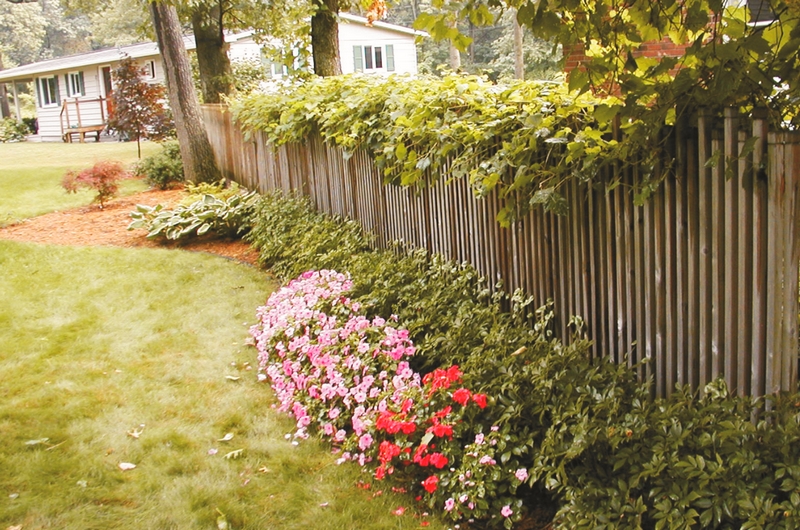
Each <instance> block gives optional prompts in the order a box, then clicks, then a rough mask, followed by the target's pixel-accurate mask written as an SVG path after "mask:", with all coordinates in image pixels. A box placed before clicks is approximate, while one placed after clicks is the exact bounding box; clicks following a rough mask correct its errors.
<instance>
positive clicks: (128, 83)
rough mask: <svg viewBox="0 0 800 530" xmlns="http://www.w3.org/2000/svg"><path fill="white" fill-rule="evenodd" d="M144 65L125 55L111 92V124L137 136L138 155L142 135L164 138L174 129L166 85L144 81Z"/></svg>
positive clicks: (114, 127) (129, 135) (115, 75)
mask: <svg viewBox="0 0 800 530" xmlns="http://www.w3.org/2000/svg"><path fill="white" fill-rule="evenodd" d="M144 74H145V71H144V68H140V67H139V66H137V65H136V63H134V62H133V59H131V58H130V57H127V56H126V57H125V58H124V59H122V61H121V62H120V65H119V66H118V67H117V68H116V69H115V70H114V71H113V76H114V82H115V83H116V85H115V86H114V91H113V92H112V93H111V101H112V105H113V111H112V113H111V116H109V119H108V126H109V127H110V128H111V129H114V130H116V131H118V132H119V133H120V134H123V135H125V136H127V137H128V138H136V146H137V148H138V151H139V158H141V157H142V146H141V140H142V138H147V139H150V140H163V139H164V138H166V137H167V136H171V135H172V133H173V131H174V127H175V126H174V124H173V121H172V114H171V113H170V111H169V109H168V108H167V107H166V105H165V102H166V91H165V89H164V86H163V85H160V84H151V83H147V82H146V81H144V79H143V76H144Z"/></svg>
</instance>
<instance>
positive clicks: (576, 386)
mask: <svg viewBox="0 0 800 530" xmlns="http://www.w3.org/2000/svg"><path fill="white" fill-rule="evenodd" d="M315 225H318V226H317V227H315ZM248 237H249V238H250V240H251V241H252V242H253V243H254V245H255V246H256V247H257V248H259V249H260V251H261V254H262V255H261V257H262V262H263V263H264V264H268V265H269V266H271V267H272V268H273V269H274V270H276V271H278V272H279V273H280V274H282V275H285V277H287V278H291V277H292V275H293V274H295V273H298V271H301V270H302V269H305V268H306V267H308V266H309V264H313V262H314V260H315V254H316V259H317V261H318V263H320V264H321V267H325V268H332V269H333V268H335V269H337V270H339V271H349V272H350V274H351V277H350V278H348V277H347V276H341V277H340V276H338V275H337V276H335V281H336V282H337V283H338V285H334V286H331V285H330V284H325V285H313V283H312V286H307V285H306V284H305V283H304V282H307V281H310V280H312V281H316V279H317V278H320V277H322V278H325V277H327V276H326V275H328V274H332V273H328V272H323V271H320V272H313V271H308V270H305V271H302V272H299V273H298V277H297V279H296V280H295V281H294V282H292V283H290V284H289V286H287V289H288V290H289V293H288V294H286V293H285V292H284V297H283V298H278V299H275V300H272V301H271V302H268V304H267V306H265V308H263V309H262V310H261V313H260V315H261V322H262V325H261V327H260V328H257V329H256V330H255V332H254V335H255V337H256V338H257V345H258V347H259V356H260V361H261V365H262V367H263V369H264V370H265V374H264V375H265V377H267V378H269V379H270V380H271V381H272V382H273V384H275V385H276V386H277V388H278V392H279V397H280V398H281V399H282V400H283V402H284V408H285V409H288V410H290V411H291V413H292V414H294V415H295V419H296V421H297V425H296V427H297V428H298V429H301V430H300V431H298V433H299V434H300V435H301V437H304V436H305V434H306V433H315V434H317V435H319V436H320V437H322V438H325V439H331V438H332V439H333V443H334V444H335V445H337V446H338V447H340V448H341V449H342V451H346V452H347V453H348V454H347V459H351V460H352V459H355V461H356V462H358V464H360V465H362V466H364V467H365V468H366V469H368V470H369V471H370V473H371V474H372V475H373V477H374V479H375V480H376V481H378V483H380V481H382V480H389V481H393V480H396V481H397V483H398V484H399V485H400V487H403V488H408V489H409V490H410V491H412V492H413V493H414V494H416V495H418V496H419V497H420V499H421V500H423V501H425V502H428V503H429V504H428V506H429V507H430V508H431V509H436V510H439V511H440V512H441V513H442V514H443V516H444V517H450V518H453V519H455V520H463V519H465V518H469V517H473V516H474V517H481V518H487V519H485V521H486V523H487V524H488V525H489V526H500V525H501V524H502V525H504V526H511V525H512V524H513V523H514V522H515V521H517V520H519V518H520V517H522V516H523V515H524V514H525V513H526V511H531V510H535V509H537V507H539V506H541V505H542V504H545V505H548V504H550V505H552V506H553V512H552V513H553V514H554V519H553V521H554V523H555V526H556V527H557V528H564V529H567V528H569V529H572V528H609V529H610V528H631V529H635V528H786V529H789V528H797V527H798V526H800V480H798V479H800V464H799V462H800V394H792V395H786V396H778V397H773V398H770V400H769V402H763V401H756V402H753V401H750V400H747V399H742V398H738V397H735V396H731V395H730V393H729V392H728V390H727V388H726V387H725V384H724V382H722V381H716V382H713V383H711V384H709V385H708V386H707V387H706V388H705V389H704V390H703V392H702V395H699V396H698V395H693V394H692V393H691V391H689V390H688V389H686V388H677V389H676V391H675V392H674V393H673V394H672V395H671V397H669V398H667V399H657V400H651V399H650V398H649V395H650V393H649V389H648V386H647V383H646V382H639V381H637V379H636V375H635V371H634V370H631V369H629V368H628V367H627V366H624V365H623V366H620V365H616V364H614V363H611V362H609V361H606V360H603V359H596V360H592V359H590V358H589V353H588V352H589V348H588V346H589V345H588V343H587V342H586V341H585V340H580V339H579V338H578V337H579V334H576V337H574V338H573V340H571V341H568V342H567V343H565V342H562V341H560V340H556V339H554V338H553V337H552V335H551V333H550V331H549V329H550V320H551V319H552V317H553V315H552V311H551V310H550V309H549V307H548V306H547V305H545V306H542V307H540V308H539V309H537V310H535V311H532V310H531V309H530V308H531V307H534V306H532V305H531V301H530V300H529V299H526V298H525V297H523V296H522V295H521V294H520V293H516V294H514V295H512V296H506V295H502V294H495V295H492V294H490V293H489V291H488V290H487V289H486V285H485V282H483V281H481V280H480V279H479V278H478V275H477V274H476V273H475V271H474V270H472V269H471V268H470V267H468V266H464V265H455V264H451V263H447V262H446V261H444V260H441V259H438V258H435V257H430V256H426V255H425V254H424V253H423V252H419V251H417V252H413V253H411V254H401V253H394V252H391V251H373V250H369V249H368V245H367V242H368V238H367V237H366V236H365V235H364V234H363V233H361V232H360V231H359V230H358V228H357V227H356V226H355V225H354V224H352V223H350V222H348V221H346V220H337V219H333V218H330V217H326V216H323V215H321V214H318V213H315V212H313V211H312V210H311V208H310V205H309V204H308V202H307V201H305V200H302V199H297V198H285V197H280V196H278V195H269V196H266V197H265V198H264V199H263V200H262V202H261V204H260V205H259V208H258V209H257V212H256V214H255V216H254V227H253V229H252V231H251V233H250V235H249V236H248ZM343 248H345V249H348V250H351V251H352V252H343V251H342V249H343ZM341 278H344V279H341ZM295 282H299V283H295ZM345 284H346V285H345ZM406 286H408V287H406ZM306 287H309V288H308V289H306ZM292 293H294V294H292ZM439 297H442V298H443V300H444V301H440V300H438V298H439ZM272 302H274V303H272ZM287 304H288V305H287ZM509 307H510V308H511V311H503V310H504V308H509ZM392 314H395V315H396V317H394V318H392V320H391V323H390V324H387V322H386V321H385V320H382V319H384V318H385V319H389V317H388V315H392ZM376 319H379V320H378V321H377V323H378V324H377V328H378V329H380V328H381V327H382V326H391V329H392V331H391V335H390V334H388V333H386V334H385V336H386V337H390V336H391V337H394V336H397V334H401V336H403V340H404V343H403V348H404V350H403V351H404V352H405V353H403V355H401V358H402V361H400V359H394V361H398V362H397V363H394V362H392V361H388V362H389V364H388V367H387V365H386V364H385V363H386V362H387V360H386V359H385V356H384V355H383V354H382V353H380V351H381V348H382V347H383V346H381V347H379V348H378V350H376V349H375V344H377V343H376V342H375V340H374V339H372V338H370V333H371V332H370V331H368V330H370V329H375V328H376ZM331 321H333V324H331ZM351 321H354V322H360V323H362V324H361V325H363V326H364V327H363V332H364V334H363V335H359V334H358V333H356V334H355V336H354V335H353V333H352V330H350V328H348V324H347V323H349V322H351ZM355 327H356V329H358V327H359V326H358V325H356V326H355ZM329 328H330V329H329ZM333 329H336V330H338V331H337V333H333V332H332V330H333ZM328 333H332V335H328ZM378 336H381V335H380V333H378ZM331 337H335V338H334V339H332V338H331ZM340 339H341V340H342V344H337V343H338V341H339V340H340ZM363 344H366V349H364V346H362V345H363ZM381 344H382V343H381ZM409 350H413V355H410V356H409V355H406V353H408V351H409ZM356 351H357V352H360V353H364V354H368V355H366V357H365V358H362V357H359V356H358V355H356V354H355V353H354V352H356ZM376 351H377V352H378V353H377V354H376V355H375V356H371V355H370V354H371V353H372V352H376ZM354 359H358V363H355V360H354ZM323 361H324V362H323ZM344 361H346V362H349V363H350V366H349V367H347V365H346V367H347V368H348V369H352V366H353V365H354V363H355V364H357V365H358V367H360V366H361V365H362V364H363V365H366V364H367V363H370V362H372V363H374V364H371V365H369V366H367V367H365V368H363V370H364V377H365V378H366V376H367V375H368V374H372V373H373V372H374V371H376V370H377V373H381V372H382V371H385V372H387V374H388V375H389V376H392V377H396V376H399V373H398V370H400V371H405V370H406V369H408V370H410V371H411V373H407V372H406V373H405V375H406V377H405V378H401V379H402V380H399V381H398V382H397V384H395V383H394V382H392V387H390V388H389V389H390V390H391V395H392V397H390V398H386V395H383V394H381V390H380V388H379V389H378V390H377V393H376V394H375V396H374V399H376V400H377V404H375V405H372V404H371V403H372V402H369V401H368V400H369V399H373V398H370V392H372V390H371V389H370V388H367V389H366V390H368V391H369V392H368V393H367V397H366V398H365V401H364V403H367V405H363V404H362V405H361V406H362V407H363V410H360V409H358V406H357V405H355V404H353V403H351V404H350V405H352V406H351V407H350V409H348V412H347V414H344V413H343V412H342V410H341V409H342V408H343V407H342V406H337V407H335V408H337V409H340V410H339V415H336V414H335V413H334V416H335V418H332V417H331V410H333V409H332V408H330V406H332V405H334V404H337V403H338V401H331V405H328V404H327V402H326V400H325V399H322V397H323V396H325V395H326V394H325V393H326V392H327V390H326V389H327V388H328V387H327V386H326V385H331V384H333V385H334V386H335V387H337V388H338V387H339V386H342V381H344V386H345V387H346V393H345V396H352V398H351V400H352V401H357V400H355V395H356V394H355V393H358V392H360V391H363V390H364V389H363V388H359V387H360V385H362V384H363V381H364V380H363V379H361V380H360V381H359V380H357V379H356V378H355V377H354V376H353V375H352V373H349V372H346V371H343V370H341V369H340V368H338V364H337V363H339V362H344ZM400 362H403V363H405V364H404V365H403V366H402V367H401V366H400ZM454 365H456V366H458V368H456V369H455V370H457V371H458V372H459V373H458V374H455V373H453V374H452V376H450V375H448V374H450V373H451V372H450V370H451V369H453V366H454ZM331 366H333V367H335V370H334V371H333V372H330V371H327V370H329V368H330V367H331ZM323 367H327V368H325V369H324V370H323ZM381 367H383V369H381ZM393 371H394V372H393ZM345 373H349V375H343V374H345ZM337 374H338V375H337ZM415 374H416V376H415ZM331 377H332V379H331V380H328V379H326V378H331ZM417 378H418V379H417ZM426 379H427V380H428V381H429V382H430V381H442V382H447V384H448V385H449V386H448V387H443V388H437V389H436V390H438V391H441V392H442V393H441V394H434V393H431V394H427V395H428V396H429V397H433V398H434V399H431V405H430V406H429V407H428V408H427V409H426V408H425V407H422V408H421V409H420V408H417V405H416V403H418V402H420V400H414V399H411V403H410V404H409V405H408V406H407V408H406V407H405V406H404V405H405V403H406V402H405V400H404V399H403V398H401V397H400V396H405V392H406V391H407V390H409V389H413V388H419V387H420V386H421V387H422V388H424V383H425V381H426ZM414 381H422V382H423V385H415V384H414V383H413V382H414ZM374 382H375V381H370V385H368V386H372V385H373V384H374ZM378 386H379V387H381V386H382V383H379V384H378ZM282 390H284V391H288V393H281V391H282ZM395 390H398V391H399V393H400V396H398V395H394V391H395ZM354 392H355V393H354ZM425 392H426V391H423V395H426V393H425ZM427 392H430V390H428V391H427ZM337 395H339V396H340V397H342V398H344V396H343V395H342V394H337ZM475 395H480V396H484V395H485V396H486V398H485V399H486V403H485V404H486V406H485V408H481V409H480V411H479V412H477V411H475V412H476V413H474V414H473V413H465V414H464V415H462V416H460V419H461V420H462V421H463V423H460V424H457V425H458V427H457V428H456V427H453V431H452V432H447V433H445V434H446V439H445V441H444V443H442V445H441V446H440V447H437V448H436V449H437V451H436V454H437V456H436V457H435V459H434V460H431V458H428V461H427V464H428V465H427V466H421V464H420V462H415V461H414V457H415V456H417V454H416V453H415V451H414V448H418V447H419V444H420V443H421V442H422V440H420V439H415V438H414V436H416V435H420V434H422V433H424V435H428V434H429V432H428V430H427V429H428V428H430V427H433V426H434V422H431V423H425V421H426V420H428V419H429V418H431V416H432V417H434V418H436V417H438V418H439V423H438V425H439V426H441V425H444V426H445V427H447V426H452V425H451V424H450V420H451V417H450V414H451V413H452V412H453V411H460V409H458V406H459V405H461V404H462V403H466V404H471V403H470V401H469V398H468V397H467V396H470V397H472V396H475ZM385 398H386V402H385V403H384V405H381V400H382V399H385ZM465 398H466V399H465ZM333 399H334V400H338V398H333ZM320 401H322V402H323V403H325V405H324V406H320V403H319V402H320ZM328 401H330V398H329V399H328ZM481 401H483V398H481ZM452 402H455V403H457V404H452ZM290 403H291V405H290ZM345 405H347V406H350V405H348V404H346V403H345ZM372 406H374V407H376V408H377V409H378V414H377V415H373V416H370V414H369V413H368V411H369V410H370V407H372ZM445 406H451V407H452V408H451V410H448V411H447V412H445V413H442V415H441V416H437V415H436V413H437V412H440V411H441V410H442V408H444V407H445ZM439 407H442V408H439ZM430 411H433V412H432V414H428V412H430ZM383 413H386V415H385V416H384V415H383ZM340 416H342V417H344V423H342V424H338V423H333V422H332V421H331V420H334V419H337V418H339V417H340ZM412 418H413V419H412ZM356 420H358V421H356ZM348 421H349V423H348ZM359 422H360V423H359ZM409 422H411V423H413V424H414V426H413V430H412V428H411V426H410V425H408V423H409ZM404 426H407V428H408V431H409V432H404V431H403V427H404ZM440 428H441V427H440ZM390 431H393V432H390ZM367 435H368V437H367ZM449 435H452V439H449V438H447V436H449ZM433 436H436V435H435V433H434V435H433ZM433 436H432V437H431V438H429V439H428V440H427V442H430V441H431V440H433ZM487 441H488V444H487ZM492 441H494V444H492ZM437 442H438V439H437ZM451 444H452V445H451ZM376 446H377V447H376ZM405 450H408V451H409V452H408V453H404V451H405ZM370 451H372V452H370ZM423 455H424V453H419V455H418V456H419V457H420V459H421V458H423ZM471 455H478V456H477V457H472V458H473V460H477V464H475V462H474V461H470V460H469V458H468V457H470V456H471ZM424 456H429V457H430V456H432V454H425V455H424ZM343 458H345V456H344V455H343ZM404 458H410V462H409V461H408V460H406V461H404V460H403V459H404ZM445 460H446V463H444V462H445ZM435 462H439V463H443V464H442V469H438V468H436V463H435ZM465 462H466V464H465ZM432 463H433V465H432V467H431V464H432ZM451 465H452V466H453V467H450V466H451ZM470 465H473V466H474V467H472V468H470V467H469V466H470ZM480 466H484V467H483V468H481V467H480ZM390 469H392V470H394V472H392V473H389V470H390ZM486 469H491V473H490V474H488V475H486V476H488V477H491V480H488V479H487V480H486V481H485V482H483V483H481V482H480V481H479V480H477V479H474V478H473V477H475V476H476V470H483V471H485V470H486ZM398 470H399V471H398ZM462 470H463V471H462ZM467 470H469V471H470V473H471V474H472V475H471V477H470V476H468V475H467V473H466V471H467ZM453 476H455V477H456V481H455V487H454V481H453V478H452V477H453ZM462 476H463V480H464V481H465V482H466V483H467V488H470V487H472V486H471V485H470V484H469V483H470V482H475V485H479V486H480V487H479V488H478V489H477V490H476V492H475V493H474V495H475V497H476V498H478V499H480V500H481V501H482V502H483V505H482V506H480V505H479V504H478V502H476V501H475V500H473V498H471V497H470V495H471V493H469V492H466V491H458V490H457V489H456V488H459V487H461V486H460V485H459V484H461V480H462ZM465 494H466V495H467V497H466V498H464V500H465V501H466V502H467V508H468V509H464V506H463V504H461V503H459V499H461V498H462V496H463V495H465ZM469 502H473V503H474V505H475V506H473V507H470V506H469Z"/></svg>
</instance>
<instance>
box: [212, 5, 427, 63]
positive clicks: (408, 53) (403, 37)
mask: <svg viewBox="0 0 800 530" xmlns="http://www.w3.org/2000/svg"><path fill="white" fill-rule="evenodd" d="M418 36H422V37H424V36H427V33H425V32H424V31H417V30H414V29H411V28H407V27H405V26H398V25H395V24H388V23H386V22H380V21H376V22H373V23H372V25H369V23H368V21H367V19H366V18H364V17H360V16H357V15H351V14H349V13H339V55H340V60H341V65H342V73H343V74H352V73H355V72H364V73H375V74H383V75H388V74H393V73H397V74H416V73H417V46H416V44H415V40H416V37H418ZM265 46H280V43H278V42H273V43H269V44H265ZM228 54H229V56H230V58H231V60H232V61H234V60H236V59H250V58H254V57H261V56H262V54H261V46H260V45H259V44H256V42H255V41H254V40H253V38H252V32H248V33H246V34H245V33H243V34H239V40H238V41H237V42H236V43H232V44H231V47H230V51H229V52H228ZM269 68H270V70H271V74H272V75H273V76H274V77H281V76H282V75H285V74H286V68H285V67H284V66H283V65H280V64H277V63H270V64H269Z"/></svg>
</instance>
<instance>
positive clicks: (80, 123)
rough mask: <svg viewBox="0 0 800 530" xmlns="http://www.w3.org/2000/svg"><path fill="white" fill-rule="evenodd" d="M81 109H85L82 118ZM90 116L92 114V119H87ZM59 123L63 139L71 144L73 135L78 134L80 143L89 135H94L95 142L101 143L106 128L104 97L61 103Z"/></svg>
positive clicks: (74, 99) (66, 100) (68, 100)
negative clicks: (101, 134)
mask: <svg viewBox="0 0 800 530" xmlns="http://www.w3.org/2000/svg"><path fill="white" fill-rule="evenodd" d="M81 108H83V116H81ZM70 109H71V110H70ZM87 111H88V112H87ZM88 114H91V115H92V117H91V118H89V119H86V117H87V115H88ZM98 117H99V119H98ZM59 122H60V123H61V138H62V139H63V140H64V141H65V142H70V143H71V142H72V135H73V134H77V135H78V138H79V140H80V142H81V143H83V142H84V140H85V139H86V134H87V133H94V134H95V135H96V137H95V141H98V142H99V141H100V133H101V132H102V131H103V129H105V128H106V100H105V98H103V97H102V96H100V97H96V98H90V99H79V98H73V99H71V100H70V99H65V100H64V101H63V102H62V103H61V113H60V114H59Z"/></svg>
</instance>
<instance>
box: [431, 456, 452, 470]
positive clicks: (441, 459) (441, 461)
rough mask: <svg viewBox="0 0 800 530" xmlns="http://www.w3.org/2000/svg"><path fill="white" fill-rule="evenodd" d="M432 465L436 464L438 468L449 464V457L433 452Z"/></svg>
mask: <svg viewBox="0 0 800 530" xmlns="http://www.w3.org/2000/svg"><path fill="white" fill-rule="evenodd" d="M430 462H431V465H432V466H434V467H435V468H436V469H442V468H443V467H444V466H446V465H447V462H448V460H447V457H446V456H444V455H443V454H442V453H432V454H431V456H430Z"/></svg>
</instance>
